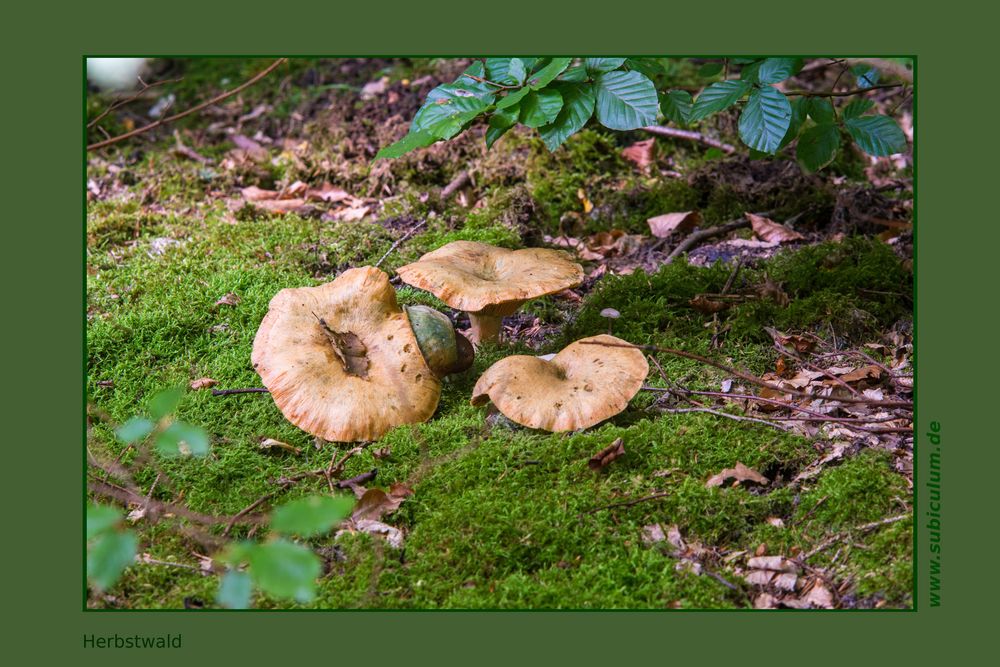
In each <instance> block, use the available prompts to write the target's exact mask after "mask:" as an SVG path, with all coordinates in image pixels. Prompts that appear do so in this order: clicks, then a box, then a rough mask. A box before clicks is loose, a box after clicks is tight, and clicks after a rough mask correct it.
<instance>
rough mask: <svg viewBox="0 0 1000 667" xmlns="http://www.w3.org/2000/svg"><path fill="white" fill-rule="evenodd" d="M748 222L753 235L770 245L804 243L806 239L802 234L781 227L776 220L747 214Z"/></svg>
mask: <svg viewBox="0 0 1000 667" xmlns="http://www.w3.org/2000/svg"><path fill="white" fill-rule="evenodd" d="M746 216H747V220H749V221H750V226H751V227H753V233H754V234H756V235H757V236H758V237H760V238H761V239H763V240H765V241H768V242H770V243H788V242H790V241H802V240H804V239H805V237H804V236H802V234H799V233H798V232H795V231H792V230H791V229H789V228H788V227H785V226H784V225H779V224H778V223H777V222H775V221H774V220H771V219H769V218H765V217H764V216H762V215H754V214H753V213H747V214H746Z"/></svg>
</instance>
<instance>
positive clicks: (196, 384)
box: [188, 378, 219, 389]
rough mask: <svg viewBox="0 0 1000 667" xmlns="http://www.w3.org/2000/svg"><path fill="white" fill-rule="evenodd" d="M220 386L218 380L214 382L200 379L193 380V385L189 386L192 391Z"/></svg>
mask: <svg viewBox="0 0 1000 667" xmlns="http://www.w3.org/2000/svg"><path fill="white" fill-rule="evenodd" d="M217 384H219V382H218V380H213V379H212V378H198V379H197V380H192V381H191V384H190V385H188V386H190V387H191V388H192V389H207V388H208V387H214V386H215V385H217Z"/></svg>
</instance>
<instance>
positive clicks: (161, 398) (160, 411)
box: [148, 387, 184, 421]
mask: <svg viewBox="0 0 1000 667" xmlns="http://www.w3.org/2000/svg"><path fill="white" fill-rule="evenodd" d="M183 395H184V390H182V389H181V388H179V387H173V388H171V389H165V390H164V391H161V392H159V393H158V394H156V395H155V396H153V398H151V399H150V401H149V406H148V407H149V414H150V416H151V417H152V418H153V420H154V421H159V420H160V419H163V418H164V417H166V416H167V415H169V414H170V413H171V412H173V411H174V410H176V409H177V405H178V404H179V403H180V402H181V396H183Z"/></svg>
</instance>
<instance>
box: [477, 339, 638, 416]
mask: <svg viewBox="0 0 1000 667" xmlns="http://www.w3.org/2000/svg"><path fill="white" fill-rule="evenodd" d="M591 342H600V343H615V344H619V345H622V344H624V345H628V343H627V342H626V341H623V340H621V339H620V338H615V337H614V336H608V335H600V336H592V337H590V338H583V339H580V340H578V341H576V342H575V343H571V344H570V345H568V346H567V347H565V348H563V349H562V351H560V352H559V353H558V354H556V355H555V356H554V357H553V358H552V359H551V360H550V361H546V360H544V359H541V358H539V357H531V356H526V355H515V356H511V357H507V358H505V359H501V360H500V361H498V362H497V363H495V364H493V365H492V366H490V367H489V368H488V369H487V370H486V372H485V373H483V374H482V376H481V377H480V378H479V381H478V382H476V386H475V388H474V389H473V390H472V404H473V405H483V404H485V403H486V402H487V401H490V400H491V401H493V404H494V405H495V406H496V407H497V409H498V410H500V412H502V413H503V414H504V415H505V416H506V417H507V418H509V419H511V420H512V421H515V422H517V423H518V424H522V425H523V426H528V427H530V428H538V429H544V430H546V431H575V430H577V429H582V428H587V427H589V426H593V425H594V424H597V423H600V422H602V421H604V420H605V419H608V418H609V417H613V416H614V415H616V414H618V413H619V412H621V411H622V410H624V409H625V406H627V405H628V402H629V401H630V400H631V399H632V397H633V396H635V395H636V393H637V392H638V391H639V389H640V388H641V387H642V383H643V381H645V379H646V374H647V373H648V372H649V364H648V363H647V362H646V357H645V356H644V355H643V354H642V352H640V351H639V350H637V349H635V348H630V347H605V346H602V345H592V344H589V343H591Z"/></svg>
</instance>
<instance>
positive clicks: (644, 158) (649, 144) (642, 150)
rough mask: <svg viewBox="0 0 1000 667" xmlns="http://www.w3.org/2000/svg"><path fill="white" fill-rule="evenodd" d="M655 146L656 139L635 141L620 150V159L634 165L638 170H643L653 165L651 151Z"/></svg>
mask: <svg viewBox="0 0 1000 667" xmlns="http://www.w3.org/2000/svg"><path fill="white" fill-rule="evenodd" d="M655 144H656V139H646V140H644V141H637V142H635V143H634V144H632V145H631V146H629V147H628V148H625V149H623V150H622V157H623V158H625V159H626V160H628V161H629V162H633V163H635V165H636V166H637V167H639V168H640V169H645V168H646V167H648V166H649V165H651V164H652V163H653V149H654V146H655Z"/></svg>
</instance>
